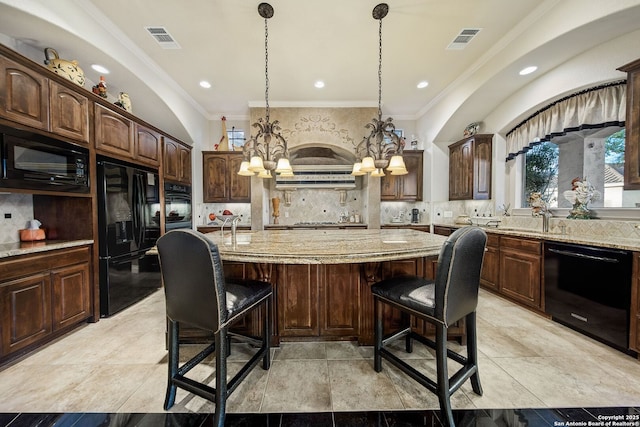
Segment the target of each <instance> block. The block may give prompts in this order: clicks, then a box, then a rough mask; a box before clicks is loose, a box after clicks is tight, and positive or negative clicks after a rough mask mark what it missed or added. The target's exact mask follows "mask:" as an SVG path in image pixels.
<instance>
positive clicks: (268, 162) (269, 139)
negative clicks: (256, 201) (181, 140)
mask: <svg viewBox="0 0 640 427" xmlns="http://www.w3.org/2000/svg"><path fill="white" fill-rule="evenodd" d="M258 13H259V14H260V16H261V17H263V18H264V62H265V65H264V75H265V91H264V100H265V118H264V119H263V118H260V119H258V121H257V122H256V123H254V124H253V125H252V126H253V127H254V128H256V129H257V133H256V134H255V135H253V136H251V138H249V140H248V141H247V143H246V144H245V145H244V147H243V150H242V151H243V153H244V157H245V159H244V161H243V162H242V163H241V164H240V170H239V171H238V175H245V176H250V175H254V174H256V173H257V174H258V176H259V177H260V178H272V177H273V174H272V172H274V173H279V174H281V175H284V176H293V169H292V168H291V164H290V162H289V150H288V148H287V141H286V140H285V139H284V137H283V136H282V135H281V134H280V124H279V122H278V121H277V120H274V121H273V122H271V121H270V117H269V44H268V43H269V28H268V25H267V20H268V19H269V18H271V17H273V7H272V6H271V5H270V4H269V3H260V4H259V5H258Z"/></svg>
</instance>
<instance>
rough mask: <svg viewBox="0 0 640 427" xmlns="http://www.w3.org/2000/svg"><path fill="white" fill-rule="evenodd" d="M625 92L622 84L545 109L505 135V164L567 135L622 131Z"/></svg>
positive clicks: (565, 99)
mask: <svg viewBox="0 0 640 427" xmlns="http://www.w3.org/2000/svg"><path fill="white" fill-rule="evenodd" d="M626 92H627V84H626V80H623V81H619V82H615V83H609V84H606V85H602V86H598V87H594V88H590V89H586V90H583V91H581V92H578V93H575V94H573V95H569V96H567V97H564V98H562V99H560V100H558V101H556V102H554V103H552V104H550V105H548V106H546V107H545V108H543V109H542V110H540V111H538V112H536V113H535V114H533V115H532V116H530V117H529V118H527V119H526V120H524V121H523V122H522V123H520V124H519V125H517V126H516V127H515V128H513V129H512V130H510V131H509V132H508V133H507V153H509V154H508V155H507V160H512V159H514V158H515V157H516V156H518V154H522V153H526V152H527V151H529V149H530V148H531V147H533V146H534V145H536V144H539V143H540V142H543V141H549V140H550V139H551V138H552V137H554V136H559V135H565V134H566V133H567V132H574V131H578V130H582V129H595V128H604V127H608V126H621V127H623V126H624V120H625V110H626V98H627V97H626Z"/></svg>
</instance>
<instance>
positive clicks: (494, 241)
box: [487, 233, 500, 248]
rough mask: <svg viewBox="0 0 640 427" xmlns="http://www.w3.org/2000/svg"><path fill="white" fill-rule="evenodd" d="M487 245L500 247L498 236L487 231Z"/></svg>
mask: <svg viewBox="0 0 640 427" xmlns="http://www.w3.org/2000/svg"><path fill="white" fill-rule="evenodd" d="M487 246H492V247H496V248H498V247H500V236H499V235H497V234H492V233H487Z"/></svg>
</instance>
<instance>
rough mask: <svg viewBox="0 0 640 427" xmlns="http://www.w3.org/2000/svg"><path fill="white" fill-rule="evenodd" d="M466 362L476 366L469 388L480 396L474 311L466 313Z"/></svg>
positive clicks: (480, 386) (480, 387)
mask: <svg viewBox="0 0 640 427" xmlns="http://www.w3.org/2000/svg"><path fill="white" fill-rule="evenodd" d="M467 363H468V364H469V365H470V366H475V367H476V372H475V374H473V375H472V376H471V388H473V391H474V392H475V393H476V394H477V395H479V396H482V385H480V374H479V373H478V334H477V332H476V312H475V311H474V312H471V313H469V314H468V315H467Z"/></svg>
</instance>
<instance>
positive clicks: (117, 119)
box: [95, 104, 133, 159]
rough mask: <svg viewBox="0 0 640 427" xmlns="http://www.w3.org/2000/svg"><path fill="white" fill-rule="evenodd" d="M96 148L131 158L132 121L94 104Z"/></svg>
mask: <svg viewBox="0 0 640 427" xmlns="http://www.w3.org/2000/svg"><path fill="white" fill-rule="evenodd" d="M95 106H96V107H95V128H96V129H95V130H96V134H95V140H96V149H97V150H99V151H102V152H106V153H110V154H118V155H121V156H124V157H126V158H128V159H132V158H133V122H132V121H131V120H129V119H127V118H126V117H124V116H121V115H120V114H118V113H116V112H115V111H111V110H109V109H107V108H105V107H103V106H102V105H100V104H95Z"/></svg>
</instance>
